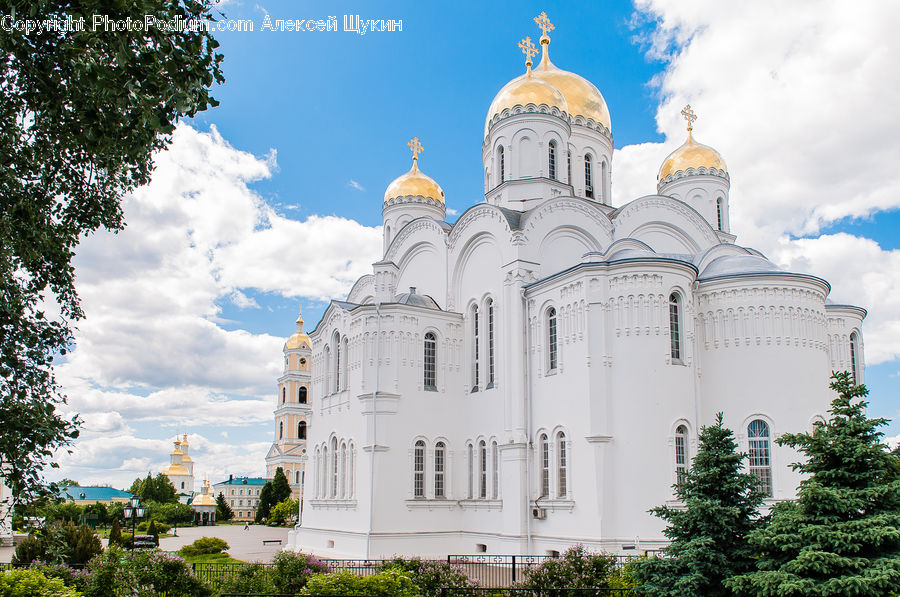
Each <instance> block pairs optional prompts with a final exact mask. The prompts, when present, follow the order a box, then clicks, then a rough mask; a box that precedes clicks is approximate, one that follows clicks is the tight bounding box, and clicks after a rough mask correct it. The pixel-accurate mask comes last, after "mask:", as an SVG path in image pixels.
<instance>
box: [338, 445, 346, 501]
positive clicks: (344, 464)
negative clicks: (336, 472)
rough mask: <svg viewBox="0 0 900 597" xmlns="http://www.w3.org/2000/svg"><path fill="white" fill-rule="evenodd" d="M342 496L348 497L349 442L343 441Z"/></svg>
mask: <svg viewBox="0 0 900 597" xmlns="http://www.w3.org/2000/svg"><path fill="white" fill-rule="evenodd" d="M339 495H340V496H341V497H342V498H346V497H347V444H346V443H345V442H341V493H340V494H339Z"/></svg>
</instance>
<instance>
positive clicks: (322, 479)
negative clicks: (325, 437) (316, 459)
mask: <svg viewBox="0 0 900 597" xmlns="http://www.w3.org/2000/svg"><path fill="white" fill-rule="evenodd" d="M319 471H320V475H319V497H323V498H324V497H327V495H328V490H327V487H328V446H322V462H321V467H320V469H319Z"/></svg>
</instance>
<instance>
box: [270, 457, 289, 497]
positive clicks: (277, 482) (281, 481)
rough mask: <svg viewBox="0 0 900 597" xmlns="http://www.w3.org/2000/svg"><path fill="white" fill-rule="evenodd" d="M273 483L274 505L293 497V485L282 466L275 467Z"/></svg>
mask: <svg viewBox="0 0 900 597" xmlns="http://www.w3.org/2000/svg"><path fill="white" fill-rule="evenodd" d="M271 483H272V505H273V506H274V505H275V504H278V503H281V502H283V501H284V500H286V499H288V498H289V497H291V485H290V483H288V479H287V477H286V476H285V474H284V470H283V469H282V468H281V467H280V466H279V467H278V468H277V469H275V476H274V477H272V481H271Z"/></svg>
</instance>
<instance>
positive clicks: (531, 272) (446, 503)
mask: <svg viewBox="0 0 900 597" xmlns="http://www.w3.org/2000/svg"><path fill="white" fill-rule="evenodd" d="M542 17H543V15H542ZM540 24H542V25H543V26H544V29H545V30H544V32H543V33H544V35H542V37H541V49H542V50H543V56H542V59H541V61H540V63H539V64H538V65H537V66H536V67H535V68H534V69H533V70H532V68H531V54H532V50H533V45H531V42H530V40H523V43H522V46H523V47H524V48H525V49H526V50H527V51H528V54H529V55H528V62H527V66H526V72H525V74H523V75H521V76H519V77H516V78H515V79H513V80H512V81H510V82H509V83H508V84H506V85H505V86H504V87H503V88H502V89H501V90H500V91H499V93H498V94H497V96H496V97H495V98H494V101H493V102H492V104H491V106H490V108H489V109H488V112H487V119H486V123H485V129H484V141H483V144H482V147H481V152H482V161H483V167H484V171H483V175H484V201H483V202H479V203H477V204H475V205H473V206H472V207H470V208H469V209H468V210H466V212H465V213H463V214H462V215H461V216H460V217H459V219H458V220H457V221H456V222H455V223H454V224H453V225H450V224H448V223H447V222H446V221H445V215H446V208H445V203H444V193H443V191H442V189H441V187H440V186H439V185H438V184H437V183H436V182H435V181H434V180H432V179H431V178H430V177H428V176H426V175H425V174H424V173H423V172H421V171H420V170H419V167H418V153H419V151H421V146H420V145H419V144H418V140H417V139H414V140H413V141H412V142H411V147H412V148H413V164H412V169H411V170H410V171H409V172H407V173H406V174H404V175H402V176H400V177H399V178H397V179H396V180H395V181H394V182H392V183H391V185H390V186H389V187H388V189H387V191H386V193H385V195H384V203H383V205H382V213H383V217H384V254H383V257H382V258H381V259H380V260H379V261H378V262H377V263H375V264H374V266H373V272H372V274H369V275H366V276H364V277H362V278H361V279H360V280H359V281H357V283H356V284H355V285H354V287H353V289H352V290H351V291H350V294H349V296H348V297H347V298H346V300H334V301H332V302H331V304H330V305H329V306H328V308H327V309H326V311H325V313H324V315H323V317H322V320H321V321H320V322H319V323H318V325H317V326H316V327H315V329H314V330H313V331H311V332H310V333H309V340H310V341H311V351H310V356H309V358H310V359H311V363H312V368H311V372H310V373H311V385H310V388H309V391H308V394H307V395H306V399H307V402H308V406H307V405H304V408H307V409H308V416H304V417H302V418H298V419H297V420H296V422H299V421H304V422H305V425H308V427H307V426H304V428H303V429H304V432H306V433H307V437H308V439H307V440H306V442H307V444H306V446H305V449H306V450H307V453H306V455H305V456H306V459H307V460H306V467H307V475H306V482H305V486H304V489H303V493H304V508H303V521H302V526H300V527H298V528H297V529H296V530H295V531H293V532H292V534H291V538H290V546H291V547H292V548H296V549H304V550H312V551H315V552H318V553H320V554H324V555H336V556H338V555H339V556H353V557H366V558H368V557H378V556H390V555H392V554H418V555H422V556H438V555H446V554H448V553H473V552H478V551H481V552H487V553H538V554H540V553H552V552H556V551H562V550H564V549H565V548H567V547H569V546H571V545H573V544H576V543H582V544H585V545H586V546H588V547H590V548H593V549H603V550H609V551H615V552H619V551H630V550H636V551H640V550H645V549H655V548H658V547H661V546H662V545H664V544H665V542H666V540H665V537H664V536H663V534H662V531H663V527H664V523H663V521H661V520H659V519H657V518H655V517H653V516H652V515H651V514H649V513H648V510H649V509H650V508H652V507H654V506H657V505H660V504H675V502H674V500H675V496H674V495H673V490H672V486H673V484H674V483H675V482H676V481H677V479H678V478H679V476H680V475H681V474H683V473H684V472H685V471H686V470H687V468H688V467H689V466H690V461H691V457H692V456H693V455H694V454H695V452H696V450H697V434H698V430H699V428H700V427H701V426H702V425H705V424H709V423H711V422H712V421H713V419H714V416H715V413H717V412H719V411H722V412H724V416H725V423H726V425H728V426H729V427H730V428H731V429H733V430H734V431H735V433H736V436H737V439H738V441H739V444H740V448H741V450H742V451H744V452H747V453H749V454H750V459H749V462H748V470H749V471H750V472H751V473H753V474H755V475H756V476H757V477H758V478H759V483H760V487H761V488H762V489H763V490H764V491H765V492H766V493H767V494H768V496H769V497H768V500H767V503H768V504H771V503H774V502H775V501H778V500H785V499H790V498H792V497H794V495H795V488H796V487H797V484H798V482H799V480H800V477H799V475H798V474H797V473H796V472H794V471H792V470H791V467H790V464H791V462H794V461H796V460H797V454H796V453H795V452H794V451H792V450H791V449H789V448H786V447H780V446H778V445H776V444H775V443H774V442H773V440H774V439H775V438H776V437H778V436H779V435H780V434H782V433H784V432H788V431H791V432H794V431H803V430H806V429H809V428H810V425H811V424H812V422H813V421H814V420H815V419H816V418H817V417H824V416H825V415H826V413H827V409H828V407H829V403H830V401H831V399H832V394H831V391H830V390H829V389H828V381H829V374H830V372H831V371H832V370H850V371H852V372H853V374H854V375H855V376H856V379H857V380H859V381H860V382H861V381H862V377H863V362H864V358H863V342H862V321H863V318H864V317H865V311H864V310H863V309H861V308H859V307H854V306H846V305H833V304H830V303H828V302H827V297H828V294H829V291H830V287H829V284H828V282H826V281H825V280H823V279H821V278H817V277H814V276H810V275H805V274H798V273H793V272H787V271H783V270H781V269H779V268H778V267H777V266H775V265H774V264H773V263H772V262H770V261H769V260H768V259H766V258H765V256H763V255H762V254H760V253H759V252H758V251H755V250H753V249H750V248H745V247H742V246H740V245H738V244H736V242H735V241H736V237H735V235H734V234H733V232H732V230H731V225H730V220H729V213H730V211H729V190H730V175H729V172H728V169H727V167H726V164H725V160H724V159H723V158H722V156H721V155H719V153H718V152H717V151H715V150H714V149H712V148H711V147H707V146H705V145H702V144H700V143H698V142H697V141H695V140H694V138H693V134H692V127H691V124H692V122H693V120H694V118H695V117H694V114H693V112H692V111H691V110H690V107H688V108H687V109H686V110H685V111H684V114H685V116H686V118H687V119H688V132H687V139H686V140H685V142H684V144H683V145H681V146H680V147H678V148H677V149H675V150H674V151H673V152H672V154H671V155H670V156H669V157H668V158H667V159H666V160H665V161H664V162H663V164H662V165H661V167H660V169H659V173H658V177H657V194H656V195H650V196H646V197H640V198H636V199H634V200H632V201H630V202H628V203H625V204H623V205H612V203H611V199H610V198H611V196H612V195H611V178H612V158H613V140H612V134H611V120H610V115H609V111H608V109H607V105H606V102H605V101H604V99H603V96H602V95H601V94H600V92H599V91H598V90H597V88H596V87H594V85H593V84H591V83H590V82H589V81H587V80H585V79H584V78H582V77H580V76H578V75H576V74H573V73H570V72H566V71H564V70H561V69H559V68H557V67H556V66H554V65H553V64H552V63H551V62H550V58H549V55H548V50H549V42H550V39H549V37H548V36H547V31H549V30H550V28H551V27H550V26H548V22H547V21H546V19H545V17H544V18H541V19H540ZM413 76H415V75H413ZM711 76H712V75H711ZM784 175H785V176H790V173H789V172H785V173H784ZM648 176H649V173H648ZM292 351H293V352H292ZM295 352H296V355H295V354H294V353H295ZM285 355H286V357H288V359H289V360H288V363H287V365H286V369H285V371H286V373H285V375H286V376H287V375H288V372H289V370H290V369H291V367H292V364H293V361H292V360H291V359H294V358H295V357H296V358H297V359H299V358H301V356H300V352H299V348H295V347H293V346H291V347H286V349H285ZM282 379H287V378H286V377H285V378H282ZM298 379H299V378H298ZM292 383H293V382H292ZM290 388H291V389H290V393H294V392H297V391H299V390H298V389H297V385H296V384H295V385H293V386H290ZM284 395H285V399H286V400H287V399H288V398H290V397H289V396H288V392H287V391H286V392H285V394H284ZM280 408H281V409H282V412H283V413H287V412H288V410H289V409H287V408H286V407H280ZM298 408H299V407H298ZM278 412H279V411H276V416H279V415H278ZM293 424H294V423H290V424H289V425H288V426H287V427H286V428H287V429H291V425H293Z"/></svg>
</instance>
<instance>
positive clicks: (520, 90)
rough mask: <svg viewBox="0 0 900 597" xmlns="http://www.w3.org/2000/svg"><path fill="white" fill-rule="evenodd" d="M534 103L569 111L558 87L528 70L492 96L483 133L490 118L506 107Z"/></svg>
mask: <svg viewBox="0 0 900 597" xmlns="http://www.w3.org/2000/svg"><path fill="white" fill-rule="evenodd" d="M528 104H534V105H535V106H540V105H541V104H547V105H548V106H550V107H551V108H552V107H556V108H559V109H560V110H561V111H563V112H565V113H567V114H568V113H569V106H568V103H567V102H566V98H564V97H563V94H562V93H560V91H559V89H557V88H556V87H554V86H553V85H552V84H550V83H548V82H547V81H543V80H541V79H539V78H538V77H536V76H534V73H533V72H532V71H531V70H530V69H529V72H527V73H525V74H524V75H522V76H520V77H516V78H515V79H513V80H512V81H510V82H509V83H507V84H506V85H504V86H503V89H501V90H500V92H499V93H497V95H496V97H494V101H493V102H491V107H490V108H488V113H487V119H486V120H485V123H484V134H485V136H487V133H488V129H489V128H490V126H491V120H492V119H493V118H494V116H496V115H497V114H500V113H501V112H503V110H506V109H507V108H513V107H515V106H523V107H524V106H527V105H528Z"/></svg>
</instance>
